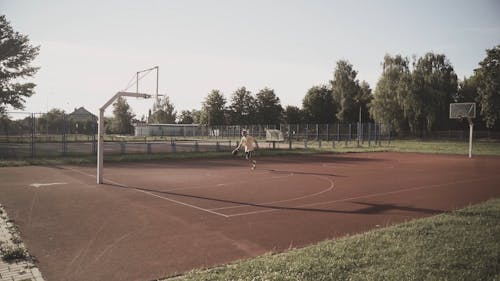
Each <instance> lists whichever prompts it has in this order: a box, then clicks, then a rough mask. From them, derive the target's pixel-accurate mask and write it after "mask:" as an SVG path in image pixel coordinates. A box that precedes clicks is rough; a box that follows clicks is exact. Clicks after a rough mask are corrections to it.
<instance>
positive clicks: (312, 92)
mask: <svg viewBox="0 0 500 281" xmlns="http://www.w3.org/2000/svg"><path fill="white" fill-rule="evenodd" d="M302 108H303V110H304V115H305V118H306V120H307V121H308V122H312V123H321V124H327V123H333V122H334V121H335V114H336V113H337V110H336V105H335V101H334V100H333V95H332V91H331V90H330V89H329V88H328V87H327V86H325V85H321V86H314V87H312V88H311V89H309V90H308V91H307V94H306V95H305V97H304V99H303V100H302Z"/></svg>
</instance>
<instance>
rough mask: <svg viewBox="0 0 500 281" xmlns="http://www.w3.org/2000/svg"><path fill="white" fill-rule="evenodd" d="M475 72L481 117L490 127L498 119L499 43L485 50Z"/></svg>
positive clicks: (499, 107)
mask: <svg viewBox="0 0 500 281" xmlns="http://www.w3.org/2000/svg"><path fill="white" fill-rule="evenodd" d="M475 74H476V76H477V91H478V101H479V107H480V108H481V117H482V119H483V120H484V121H485V122H486V126H487V127H488V128H492V127H494V126H495V124H497V121H498V120H499V119H500V45H498V46H496V47H494V48H493V49H488V50H486V58H485V59H484V60H483V61H481V62H480V63H479V68H478V69H476V70H475Z"/></svg>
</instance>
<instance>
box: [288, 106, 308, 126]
mask: <svg viewBox="0 0 500 281" xmlns="http://www.w3.org/2000/svg"><path fill="white" fill-rule="evenodd" d="M283 119H284V121H285V123H286V124H300V123H302V122H304V119H305V118H304V113H303V111H302V110H300V108H298V107H297V106H293V105H287V106H286V107H285V110H284V112H283Z"/></svg>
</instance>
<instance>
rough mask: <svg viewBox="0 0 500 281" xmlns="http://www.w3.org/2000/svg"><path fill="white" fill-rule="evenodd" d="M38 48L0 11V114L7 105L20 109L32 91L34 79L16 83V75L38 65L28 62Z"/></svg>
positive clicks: (34, 69) (30, 73)
mask: <svg viewBox="0 0 500 281" xmlns="http://www.w3.org/2000/svg"><path fill="white" fill-rule="evenodd" d="M39 50H40V46H37V47H33V46H31V45H30V43H29V39H28V36H26V35H22V34H20V33H18V32H16V31H14V30H13V29H12V27H11V26H10V23H9V22H8V21H7V19H6V17H5V16H4V15H0V114H4V113H5V112H6V110H7V106H12V107H13V108H15V109H23V108H24V102H25V98H28V97H31V96H32V95H33V94H34V93H35V92H34V88H35V86H36V85H35V84H34V83H19V80H20V79H23V78H26V77H32V76H33V75H35V73H36V72H37V71H38V67H33V66H30V63H31V62H32V61H33V60H34V59H35V57H36V56H37V55H38V52H39Z"/></svg>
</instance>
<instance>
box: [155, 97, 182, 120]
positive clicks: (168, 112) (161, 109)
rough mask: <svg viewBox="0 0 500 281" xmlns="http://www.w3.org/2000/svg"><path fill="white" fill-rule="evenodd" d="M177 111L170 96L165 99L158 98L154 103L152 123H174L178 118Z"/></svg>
mask: <svg viewBox="0 0 500 281" xmlns="http://www.w3.org/2000/svg"><path fill="white" fill-rule="evenodd" d="M176 115H177V112H176V111H175V108H174V105H173V104H172V103H171V102H170V99H169V97H168V96H165V97H163V99H159V98H158V99H157V100H156V102H155V103H154V105H153V114H151V120H149V122H150V123H154V124H173V123H175V119H176V118H177V116H176Z"/></svg>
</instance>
